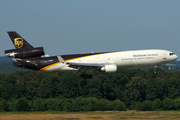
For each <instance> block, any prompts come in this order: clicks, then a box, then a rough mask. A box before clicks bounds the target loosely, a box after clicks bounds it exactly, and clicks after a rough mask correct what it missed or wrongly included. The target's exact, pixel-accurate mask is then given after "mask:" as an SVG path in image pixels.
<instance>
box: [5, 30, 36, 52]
mask: <svg viewBox="0 0 180 120" xmlns="http://www.w3.org/2000/svg"><path fill="white" fill-rule="evenodd" d="M7 33H8V35H9V37H10V38H11V40H12V42H13V44H14V46H15V48H19V49H32V48H34V47H33V46H31V45H30V44H29V43H28V42H27V41H26V40H25V39H24V38H22V37H21V36H20V35H19V34H18V33H16V32H15V31H8V32H7Z"/></svg>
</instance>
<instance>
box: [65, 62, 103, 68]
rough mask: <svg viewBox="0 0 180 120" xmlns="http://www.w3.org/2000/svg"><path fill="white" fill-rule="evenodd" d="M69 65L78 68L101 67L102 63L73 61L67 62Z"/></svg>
mask: <svg viewBox="0 0 180 120" xmlns="http://www.w3.org/2000/svg"><path fill="white" fill-rule="evenodd" d="M67 64H69V67H73V68H78V67H97V68H98V67H102V66H103V64H101V63H74V62H67Z"/></svg>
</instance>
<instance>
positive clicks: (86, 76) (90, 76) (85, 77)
mask: <svg viewBox="0 0 180 120" xmlns="http://www.w3.org/2000/svg"><path fill="white" fill-rule="evenodd" d="M81 78H84V79H87V78H89V79H91V78H92V75H87V74H84V73H83V74H81Z"/></svg>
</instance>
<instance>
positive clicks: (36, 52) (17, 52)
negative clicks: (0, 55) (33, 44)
mask: <svg viewBox="0 0 180 120" xmlns="http://www.w3.org/2000/svg"><path fill="white" fill-rule="evenodd" d="M44 54H45V52H44V48H43V47H37V48H32V49H11V50H6V51H5V56H7V57H12V58H30V57H40V56H42V55H44Z"/></svg>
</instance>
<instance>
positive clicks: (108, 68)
mask: <svg viewBox="0 0 180 120" xmlns="http://www.w3.org/2000/svg"><path fill="white" fill-rule="evenodd" d="M100 71H103V72H116V71H117V66H116V64H110V65H105V66H103V67H101V69H100Z"/></svg>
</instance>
